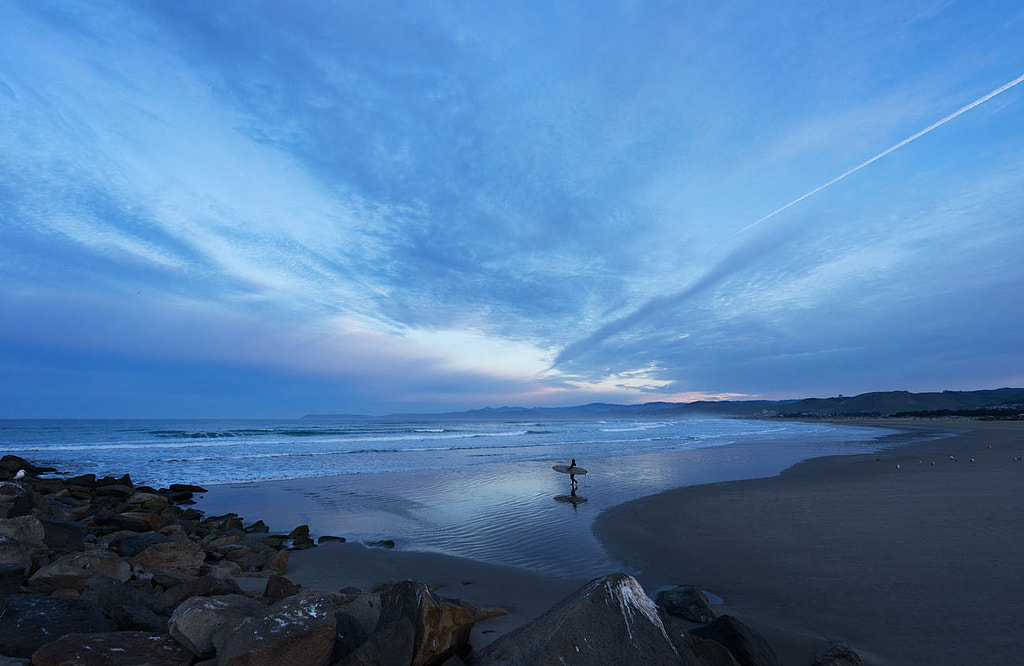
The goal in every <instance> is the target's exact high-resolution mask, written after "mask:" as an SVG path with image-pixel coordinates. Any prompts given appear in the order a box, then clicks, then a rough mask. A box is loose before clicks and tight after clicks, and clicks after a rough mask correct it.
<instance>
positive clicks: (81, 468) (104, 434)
mask: <svg viewBox="0 0 1024 666" xmlns="http://www.w3.org/2000/svg"><path fill="white" fill-rule="evenodd" d="M881 434H884V433H882V432H880V431H878V430H877V429H873V428H854V427H837V426H834V425H831V424H820V423H814V424H811V423H791V422H778V421H753V420H738V419H722V418H685V419H661V420H655V419H625V420H606V419H575V420H551V421H538V420H532V419H526V420H522V419H514V418H513V419H502V420H458V419H454V420H447V419H400V420H399V419H391V420H389V419H366V420H353V419H337V420H331V419H297V420H267V421H258V420H195V421H189V420H0V450H2V451H3V452H4V453H13V454H15V455H19V456H22V457H24V458H27V459H29V460H31V461H32V462H34V463H36V464H41V465H48V466H53V467H57V468H58V469H59V470H62V471H68V472H71V473H74V474H84V473H93V474H96V475H107V474H116V475H121V474H124V473H126V472H127V473H129V474H131V476H132V479H133V480H135V482H136V483H144V484H147V485H152V486H162V485H167V484H169V483H173V482H188V483H196V484H199V485H209V484H221V483H233V482H246V481H265V480H279V479H297V478H305V477H314V476H331V475H338V474H360V473H390V472H399V471H409V470H422V469H451V468H461V467H467V466H473V465H483V464H494V463H508V462H518V461H526V460H552V461H558V462H565V463H567V462H568V461H569V459H571V458H577V459H579V460H581V461H586V460H588V459H593V458H614V457H619V456H631V455H637V454H645V453H658V452H666V451H682V450H693V449H702V448H709V447H719V446H724V445H727V444H731V443H737V442H739V443H746V444H751V443H752V444H756V443H764V444H769V443H770V442H772V441H775V440H779V439H799V440H801V441H803V442H806V443H807V444H810V445H817V446H820V447H821V448H822V449H823V450H826V449H834V448H836V447H837V446H838V447H843V446H845V447H847V448H849V446H850V445H851V444H852V443H855V442H870V441H873V440H874V439H875V438H876V437H878V436H879V435H881ZM581 464H584V463H581Z"/></svg>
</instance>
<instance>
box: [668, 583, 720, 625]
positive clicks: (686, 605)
mask: <svg viewBox="0 0 1024 666" xmlns="http://www.w3.org/2000/svg"><path fill="white" fill-rule="evenodd" d="M654 600H655V602H656V603H657V604H658V605H659V606H661V607H662V608H664V609H665V612H666V613H668V614H669V615H675V616H676V617H681V618H683V619H684V620H689V621H690V622H700V623H702V624H707V623H708V622H711V621H712V620H714V619H715V613H714V611H712V610H711V606H709V605H708V598H707V597H706V596H704V592H703V591H702V590H701V589H700V588H699V587H697V586H695V585H678V586H676V587H674V588H672V589H671V590H664V591H662V592H659V593H658V596H657V597H655V599H654Z"/></svg>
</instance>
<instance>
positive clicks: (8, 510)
mask: <svg viewBox="0 0 1024 666" xmlns="http://www.w3.org/2000/svg"><path fill="white" fill-rule="evenodd" d="M33 495H34V493H33V492H32V488H30V487H29V486H27V485H25V484H24V483H20V482H18V481H0V517H3V518H15V517H17V516H27V515H29V514H30V513H32V509H34V508H35V505H36V502H35V498H34V497H33Z"/></svg>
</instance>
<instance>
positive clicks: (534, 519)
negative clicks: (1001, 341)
mask: <svg viewBox="0 0 1024 666" xmlns="http://www.w3.org/2000/svg"><path fill="white" fill-rule="evenodd" d="M940 434H941V433H935V432H934V431H930V430H929V431H927V433H925V432H915V431H913V430H907V429H889V428H875V427H859V426H848V425H834V424H829V423H806V422H786V421H767V420H742V419H724V418H679V419H653V418H632V419H621V420H614V419H575V420H550V421H540V420H533V419H526V420H524V419H515V418H508V419H492V420H460V419H447V420H446V419H440V418H434V419H431V418H424V419H419V420H412V419H402V420H388V419H366V420H352V419H344V420H329V419H323V420H320V419H295V420H195V421H190V420H110V421H100V420H6V421H0V451H2V452H3V453H13V454H16V455H19V456H22V457H24V458H27V459H29V460H31V461H32V462H34V463H36V464H42V465H48V466H53V467H56V468H57V469H58V470H60V471H61V472H66V473H69V474H82V473H87V472H91V473H93V474H97V475H108V474H111V475H121V474H124V473H125V472H127V473H129V474H131V477H132V480H133V481H134V482H135V483H136V484H147V485H152V486H157V487H159V486H166V485H169V484H170V483H175V482H185V483H195V484H199V485H202V486H206V487H207V488H209V489H210V492H209V493H206V494H204V495H201V496H197V497H198V498H199V504H198V508H200V509H202V510H204V511H206V512H207V513H209V514H222V513H227V512H229V511H235V512H239V513H241V514H242V515H243V517H244V518H245V519H246V520H247V521H250V522H251V521H254V520H256V519H262V520H264V521H265V522H267V524H269V525H270V526H271V528H272V529H273V530H275V531H281V532H287V531H290V530H291V529H292V528H293V527H295V526H297V525H299V524H307V525H309V526H310V528H311V532H312V534H313V535H314V536H322V535H326V534H331V535H337V536H344V537H346V538H347V539H349V540H356V541H370V540H376V539H393V540H395V542H396V544H397V546H398V547H399V548H405V549H412V550H429V551H436V552H442V553H447V554H451V555H458V556H464V557H471V558H475V559H479V560H484V561H490V562H495V563H500V564H508V565H513V566H518V567H525V568H529V569H532V570H535V571H540V572H545V573H548V574H552V575H559V576H579V575H580V574H581V573H585V574H594V575H598V574H600V573H602V572H608V571H612V570H616V569H617V568H620V567H619V565H618V564H617V563H614V562H611V561H609V559H608V558H607V555H606V554H605V553H604V550H603V548H602V547H601V546H600V544H599V543H598V542H597V540H596V539H595V538H594V536H593V534H592V532H591V529H590V528H591V524H592V522H593V519H594V517H595V516H596V515H597V514H598V513H599V512H600V511H602V510H603V509H605V508H608V507H610V506H614V505H615V504H619V503H621V502H626V501H629V500H631V499H636V498H638V497H642V496H645V495H650V494H653V493H657V492H662V491H665V490H669V489H672V488H677V487H680V486H685V485H694V484H700V483H714V482H720V481H730V480H737V479H748V478H755V477H764V476H770V475H773V474H777V473H779V472H780V471H782V470H783V469H785V468H787V467H789V466H791V465H793V464H795V463H797V462H799V461H801V460H805V459H807V458H811V457H816V456H822V455H849V454H858V453H868V452H873V451H878V450H880V449H882V448H884V447H887V446H891V445H893V444H899V443H901V442H908V441H917V440H920V439H923V438H925V437H929V438H931V437H935V436H939V435H940ZM573 458H575V459H576V460H577V462H578V463H579V464H580V465H582V466H583V467H586V468H588V469H589V474H587V475H586V476H581V477H579V481H580V484H579V489H578V490H577V491H576V493H575V494H573V493H572V492H571V489H570V487H569V478H568V477H567V476H566V475H564V474H558V473H556V472H554V471H553V470H552V469H551V466H552V464H555V463H568V462H569V460H570V459H573Z"/></svg>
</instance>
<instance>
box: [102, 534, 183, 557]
mask: <svg viewBox="0 0 1024 666" xmlns="http://www.w3.org/2000/svg"><path fill="white" fill-rule="evenodd" d="M169 541H171V538H170V537H168V536H164V535H163V534H157V533H156V532H144V533H143V534H133V535H131V536H124V537H120V538H117V539H113V540H111V541H110V543H108V544H107V548H109V549H110V550H112V551H114V552H115V553H117V554H118V555H120V556H121V557H135V556H136V555H138V554H140V553H142V551H144V550H146V549H147V548H149V547H150V546H155V545H156V544H158V543H167V542H169Z"/></svg>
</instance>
